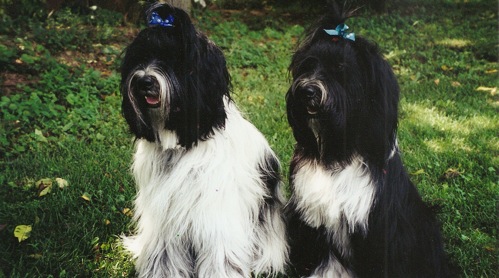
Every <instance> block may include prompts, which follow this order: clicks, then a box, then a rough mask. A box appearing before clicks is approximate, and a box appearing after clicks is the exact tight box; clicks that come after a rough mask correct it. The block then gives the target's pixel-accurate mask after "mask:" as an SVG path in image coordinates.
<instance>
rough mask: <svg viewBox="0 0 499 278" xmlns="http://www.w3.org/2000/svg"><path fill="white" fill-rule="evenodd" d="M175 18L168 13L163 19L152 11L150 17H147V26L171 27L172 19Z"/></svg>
mask: <svg viewBox="0 0 499 278" xmlns="http://www.w3.org/2000/svg"><path fill="white" fill-rule="evenodd" d="M174 20H175V19H174V18H173V16H172V15H171V14H170V15H168V16H167V17H166V18H165V19H163V18H162V17H161V16H159V14H158V13H157V12H152V14H151V19H149V27H153V26H158V25H159V26H161V27H173V21H174Z"/></svg>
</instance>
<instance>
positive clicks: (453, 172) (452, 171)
mask: <svg viewBox="0 0 499 278" xmlns="http://www.w3.org/2000/svg"><path fill="white" fill-rule="evenodd" d="M461 174H462V173H461V172H459V171H458V170H457V169H454V168H449V169H447V170H446V171H445V173H444V174H443V175H442V176H441V177H440V179H444V180H448V179H452V178H455V177H459V176H460V175H461Z"/></svg>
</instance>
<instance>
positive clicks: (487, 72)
mask: <svg viewBox="0 0 499 278" xmlns="http://www.w3.org/2000/svg"><path fill="white" fill-rule="evenodd" d="M496 72H497V70H496V69H491V70H486V71H485V73H486V74H491V73H496Z"/></svg>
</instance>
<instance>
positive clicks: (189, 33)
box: [120, 4, 288, 278]
mask: <svg viewBox="0 0 499 278" xmlns="http://www.w3.org/2000/svg"><path fill="white" fill-rule="evenodd" d="M146 13H147V22H148V24H149V26H148V27H147V28H145V29H143V30H142V31H141V32H139V34H138V35H137V37H136V38H135V39H134V40H133V42H131V44H130V45H129V46H128V47H127V48H126V49H125V52H124V58H123V62H122V66H121V78H122V81H121V85H120V87H121V89H120V90H121V93H122V96H123V102H122V111H123V115H124V117H125V119H126V121H127V123H128V125H129V127H130V131H131V132H132V133H133V134H134V135H135V137H136V142H135V145H136V146H135V154H134V158H133V165H132V172H133V175H134V178H135V181H136V187H137V196H136V198H135V201H134V206H135V209H134V220H135V222H136V225H137V228H136V234H135V235H132V236H130V237H127V238H125V240H124V244H125V246H126V248H127V249H128V250H130V251H131V252H132V254H133V255H134V257H135V258H136V269H137V272H138V276H139V277H210V278H211V277H231V278H232V277H250V276H251V275H252V274H251V273H254V274H255V275H256V274H258V273H268V274H270V275H273V274H276V273H279V272H283V271H284V268H285V265H286V261H287V254H288V246H287V241H286V240H287V237H286V228H285V222H284V215H283V211H282V210H283V207H284V202H285V200H284V199H283V194H282V192H281V186H282V181H281V178H280V164H279V161H278V159H277V157H276V155H275V154H274V152H273V151H272V150H271V148H270V146H269V144H268V142H267V141H266V140H265V138H264V136H263V135H262V134H261V133H260V132H259V131H258V130H257V129H256V128H255V126H253V125H252V124H251V123H249V122H248V121H247V120H245V119H244V118H243V116H242V115H241V113H240V112H239V110H238V109H237V107H236V105H235V104H234V102H233V100H232V99H231V98H230V89H231V88H230V75H229V73H228V70H227V66H226V61H225V58H224V55H223V53H222V51H221V50H220V49H219V48H218V47H217V46H216V45H215V44H214V43H213V42H212V41H210V40H209V39H208V38H207V37H206V36H205V35H204V34H202V33H201V32H199V31H197V30H196V29H195V27H194V26H193V24H192V22H191V20H190V18H189V16H188V15H187V13H186V12H185V11H183V10H181V9H178V8H175V7H173V6H170V5H168V4H154V5H153V6H152V7H151V8H150V9H148V11H147V12H146Z"/></svg>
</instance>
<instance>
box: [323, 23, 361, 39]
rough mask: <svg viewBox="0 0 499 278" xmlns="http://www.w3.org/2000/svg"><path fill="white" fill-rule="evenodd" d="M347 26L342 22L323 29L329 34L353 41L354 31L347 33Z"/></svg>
mask: <svg viewBox="0 0 499 278" xmlns="http://www.w3.org/2000/svg"><path fill="white" fill-rule="evenodd" d="M346 30H348V26H347V25H346V24H344V23H342V24H340V25H338V26H336V29H334V30H333V29H324V31H325V32H326V33H327V34H328V35H331V36H339V37H342V38H344V39H347V40H351V41H355V33H347V32H345V31H346Z"/></svg>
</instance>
